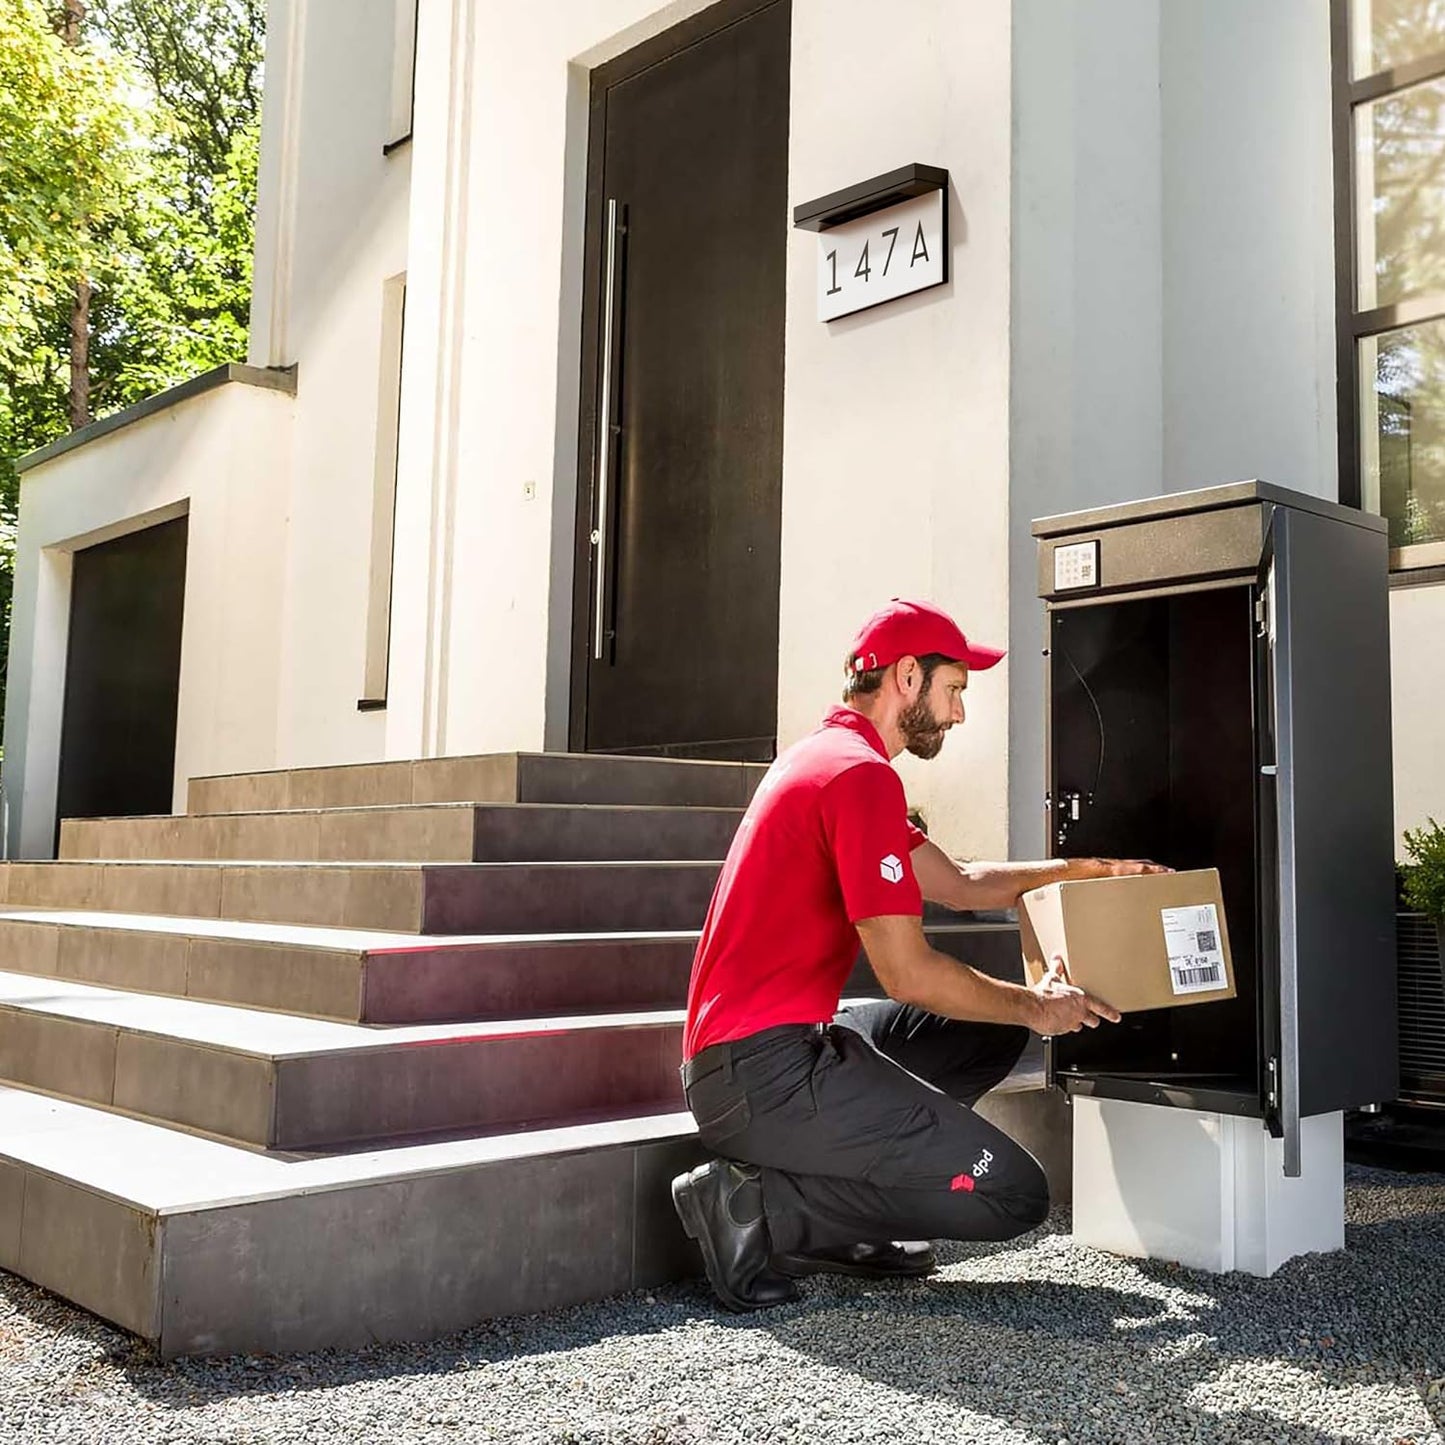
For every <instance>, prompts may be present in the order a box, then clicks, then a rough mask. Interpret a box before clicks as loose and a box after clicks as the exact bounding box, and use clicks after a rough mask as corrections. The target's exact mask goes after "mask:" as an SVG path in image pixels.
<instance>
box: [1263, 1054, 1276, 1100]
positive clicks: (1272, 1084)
mask: <svg viewBox="0 0 1445 1445" xmlns="http://www.w3.org/2000/svg"><path fill="white" fill-rule="evenodd" d="M1268 1070H1269V1091H1268V1093H1267V1094H1266V1095H1265V1100H1266V1102H1267V1103H1268V1104H1269V1107H1270V1108H1271V1109H1277V1108H1279V1060H1278V1059H1271V1060H1270V1061H1269V1065H1268Z"/></svg>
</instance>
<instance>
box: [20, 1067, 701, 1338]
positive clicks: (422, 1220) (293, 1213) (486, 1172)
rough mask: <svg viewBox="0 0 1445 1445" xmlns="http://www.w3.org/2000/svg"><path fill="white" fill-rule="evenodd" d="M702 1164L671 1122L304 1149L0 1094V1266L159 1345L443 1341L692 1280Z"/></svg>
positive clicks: (680, 1123)
mask: <svg viewBox="0 0 1445 1445" xmlns="http://www.w3.org/2000/svg"><path fill="white" fill-rule="evenodd" d="M702 1157H703V1156H702V1151H701V1148H700V1146H699V1145H698V1143H697V1141H696V1139H695V1137H694V1135H693V1129H692V1120H691V1118H690V1117H689V1116H687V1115H686V1114H668V1115H662V1116H646V1117H638V1118H631V1119H619V1120H613V1121H607V1122H598V1123H591V1124H582V1125H573V1126H570V1127H565V1128H558V1129H551V1130H542V1131H536V1132H532V1133H521V1134H508V1135H500V1136H488V1137H481V1138H472V1139H463V1140H453V1141H445V1142H436V1143H428V1144H421V1145H414V1146H410V1147H401V1148H393V1149H387V1150H376V1151H370V1152H358V1153H351V1154H345V1155H338V1156H332V1157H326V1158H318V1159H301V1160H298V1159H295V1158H282V1157H278V1156H275V1155H266V1154H261V1153H257V1152H254V1151H251V1150H246V1149H240V1148H236V1147H234V1146H229V1145H225V1144H222V1143H218V1142H216V1141H213V1140H209V1139H204V1138H200V1137H197V1136H195V1135H191V1134H186V1133H182V1132H179V1131H176V1130H173V1129H167V1128H164V1127H161V1126H159V1125H155V1124H150V1123H146V1122H144V1121H141V1120H135V1119H128V1118H124V1117H121V1116H119V1115H116V1114H113V1113H107V1112H105V1111H102V1110H98V1109H93V1108H88V1107H85V1106H83V1105H78V1104H74V1103H70V1102H67V1101H64V1100H58V1099H51V1098H46V1097H44V1096H41V1095H38V1094H33V1093H29V1092H26V1091H23V1090H19V1089H13V1088H4V1087H0V1269H6V1270H10V1271H12V1272H13V1273H16V1274H19V1275H22V1276H24V1277H25V1278H26V1279H29V1280H31V1281H33V1282H34V1283H36V1284H38V1285H41V1286H42V1287H44V1288H45V1289H48V1290H51V1291H53V1292H54V1293H56V1294H59V1295H61V1296H63V1297H65V1298H66V1299H69V1300H71V1301H73V1302H74V1303H76V1304H78V1305H80V1306H82V1307H83V1308H85V1309H88V1310H91V1311H93V1312H94V1313H96V1314H98V1315H101V1316H102V1317H103V1318H105V1319H108V1320H111V1321H113V1322H114V1323H116V1324H118V1325H120V1326H122V1327H123V1328H125V1329H128V1330H131V1331H133V1332H135V1333H136V1334H139V1335H141V1336H143V1337H144V1338H146V1339H148V1340H151V1341H154V1342H155V1344H156V1346H157V1347H158V1349H159V1351H160V1353H161V1354H162V1355H163V1356H165V1357H173V1356H176V1355H186V1354H204V1355H222V1354H239V1353H251V1354H261V1353H286V1352H292V1351H302V1350H315V1349H323V1348H357V1347H360V1346H363V1345H367V1344H371V1343H373V1342H380V1341H401V1340H424V1339H431V1338H435V1337H436V1336H439V1335H444V1334H447V1333H449V1332H450V1331H453V1330H457V1329H461V1328H463V1327H465V1326H467V1325H469V1324H473V1323H475V1322H477V1321H478V1320H482V1319H487V1318H492V1317H495V1316H501V1315H510V1314H518V1313H525V1312H531V1311H541V1310H552V1309H559V1308H561V1307H563V1306H566V1305H571V1304H577V1303H581V1302H584V1301H589V1300H596V1299H601V1298H604V1297H605V1296H607V1295H611V1294H616V1293H619V1292H621V1291H624V1290H631V1289H640V1288H647V1287H651V1286H654V1285H658V1284H661V1283H663V1282H664V1281H667V1280H670V1279H677V1278H683V1277H686V1276H689V1275H695V1274H698V1273H700V1272H701V1266H700V1262H699V1260H698V1258H697V1255H696V1252H695V1249H694V1248H693V1246H692V1245H691V1244H690V1243H689V1242H688V1241H687V1239H686V1238H685V1237H684V1235H683V1233H682V1231H681V1229H680V1228H679V1227H678V1224H677V1220H676V1217H675V1216H674V1214H673V1211H672V1205H671V1200H670V1197H669V1193H668V1181H669V1180H670V1179H671V1178H672V1176H673V1175H674V1174H677V1173H679V1172H681V1171H682V1170H684V1169H687V1168H690V1167H691V1166H692V1165H693V1164H695V1163H697V1162H698V1161H699V1160H700V1159H701V1158H702ZM377 1241H384V1247H371V1246H373V1245H375V1243H376V1242H377Z"/></svg>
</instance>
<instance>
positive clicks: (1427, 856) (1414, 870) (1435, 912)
mask: <svg viewBox="0 0 1445 1445" xmlns="http://www.w3.org/2000/svg"><path fill="white" fill-rule="evenodd" d="M1405 852H1406V853H1407V854H1408V855H1409V857H1410V861H1409V862H1408V863H1406V864H1405V865H1404V867H1403V868H1402V869H1401V872H1402V874H1403V876H1404V890H1403V891H1404V895H1405V904H1406V906H1407V907H1409V908H1411V909H1413V910H1414V911H1415V912H1417V913H1423V914H1424V915H1425V916H1426V917H1427V918H1429V919H1431V920H1432V921H1433V922H1434V924H1435V936H1436V937H1437V938H1438V939H1439V940H1440V944H1441V948H1440V954H1441V959H1442V963H1445V828H1442V827H1441V826H1440V824H1439V823H1437V822H1436V821H1435V820H1434V818H1430V819H1427V820H1426V824H1425V826H1424V827H1423V828H1406V829H1405Z"/></svg>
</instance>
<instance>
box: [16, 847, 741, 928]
mask: <svg viewBox="0 0 1445 1445" xmlns="http://www.w3.org/2000/svg"><path fill="white" fill-rule="evenodd" d="M719 867H720V864H718V863H703V862H652V863H608V862H594V863H345V864H330V863H249V862H248V863H232V862H225V861H209V860H202V861H193V862H186V863H155V862H139V861H116V862H105V863H97V862H83V861H73V860H61V861H59V862H54V863H5V864H0V908H5V909H7V910H13V909H35V908H42V909H46V908H75V909H85V910H89V911H99V912H114V913H162V914H173V915H179V916H184V917H188V918H228V919H234V920H238V921H244V922H265V923H310V924H320V925H323V926H326V927H332V928H361V929H382V930H385V931H387V932H394V933H444V934H445V933H541V932H591V931H608V932H612V931H618V930H624V931H631V930H636V931H653V930H658V929H681V928H698V927H700V926H701V925H702V921H703V919H704V917H705V916H706V914H707V906H708V901H709V899H710V898H711V896H712V889H713V884H714V882H715V881H716V878H717V873H718V869H719Z"/></svg>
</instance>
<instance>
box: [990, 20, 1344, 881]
mask: <svg viewBox="0 0 1445 1445" xmlns="http://www.w3.org/2000/svg"><path fill="white" fill-rule="evenodd" d="M1014 31H1015V34H1014V47H1013V66H1014V88H1015V101H1014V158H1013V165H1014V196H1013V216H1014V236H1013V297H1014V311H1013V359H1012V376H1013V381H1012V389H1011V405H1012V412H1011V436H1010V473H1009V494H1010V508H1011V519H1010V547H1011V555H1012V557H1013V562H1014V579H1013V586H1012V593H1011V597H1010V629H1009V641H1010V645H1011V646H1012V648H1013V652H1014V667H1013V671H1012V673H1011V679H1010V682H1011V685H1010V706H1011V709H1012V723H1011V728H1010V736H1011V739H1012V752H1011V767H1010V813H1011V821H1012V830H1011V832H1012V845H1013V850H1014V851H1015V852H1016V853H1024V852H1027V853H1033V852H1037V851H1039V850H1040V849H1042V848H1044V847H1045V840H1044V837H1043V825H1042V800H1043V717H1042V712H1043V663H1042V659H1041V658H1040V650H1041V648H1042V646H1043V609H1042V606H1041V604H1040V603H1039V602H1038V600H1037V597H1036V595H1035V592H1036V564H1035V544H1034V542H1033V539H1032V538H1031V536H1030V535H1029V526H1030V523H1031V521H1032V520H1033V519H1034V518H1037V517H1040V516H1047V515H1051V514H1055V513H1060V512H1069V511H1074V510H1078V509H1080V508H1083V507H1088V506H1095V505H1099V504H1104V503H1109V502H1118V501H1126V500H1130V499H1133V498H1138V497H1145V496H1152V495H1155V494H1157V493H1160V492H1163V491H1183V490H1190V489H1193V488H1196V487H1203V486H1211V485H1215V484H1218V483H1222V482H1229V481H1236V480H1239V479H1241V478H1248V477H1263V478H1265V479H1267V480H1270V481H1275V482H1279V483H1281V484H1282V485H1285V486H1290V487H1294V488H1296V489H1298V490H1300V491H1305V492H1313V493H1316V494H1318V495H1323V496H1334V495H1336V488H1337V481H1336V460H1335V402H1334V396H1335V392H1334V386H1335V380H1334V374H1335V373H1334V272H1333V265H1334V262H1333V239H1332V238H1333V222H1332V214H1333V213H1332V205H1333V201H1332V193H1331V151H1330V64H1329V7H1328V6H1326V5H1322V4H1319V3H1317V0H1277V3H1272V4H1270V5H1268V6H1261V5H1258V4H1254V3H1251V0H1211V3H1210V4H1209V5H1177V4H1172V3H1169V0H1088V3H1087V4H1085V3H1081V0H1015V5H1014Z"/></svg>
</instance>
